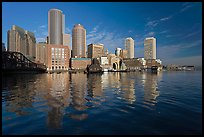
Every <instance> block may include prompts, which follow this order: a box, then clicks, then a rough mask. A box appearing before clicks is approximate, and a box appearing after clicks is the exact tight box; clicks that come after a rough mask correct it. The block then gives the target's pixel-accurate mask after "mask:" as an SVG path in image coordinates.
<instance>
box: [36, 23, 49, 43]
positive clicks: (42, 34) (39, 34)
mask: <svg viewBox="0 0 204 137" xmlns="http://www.w3.org/2000/svg"><path fill="white" fill-rule="evenodd" d="M33 32H34V33H35V37H36V42H37V43H38V42H45V40H46V37H47V36H48V31H47V25H40V26H38V28H37V29H36V30H34V31H33Z"/></svg>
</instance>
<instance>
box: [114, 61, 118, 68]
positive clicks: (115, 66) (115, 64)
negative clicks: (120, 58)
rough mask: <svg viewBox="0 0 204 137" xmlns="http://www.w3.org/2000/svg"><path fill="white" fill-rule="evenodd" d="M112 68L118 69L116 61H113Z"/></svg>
mask: <svg viewBox="0 0 204 137" xmlns="http://www.w3.org/2000/svg"><path fill="white" fill-rule="evenodd" d="M113 69H115V70H117V69H118V63H117V62H114V63H113Z"/></svg>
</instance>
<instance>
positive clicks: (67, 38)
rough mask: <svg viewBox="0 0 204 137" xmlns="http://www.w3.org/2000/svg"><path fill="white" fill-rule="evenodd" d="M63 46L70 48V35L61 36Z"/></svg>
mask: <svg viewBox="0 0 204 137" xmlns="http://www.w3.org/2000/svg"><path fill="white" fill-rule="evenodd" d="M63 45H65V46H70V34H63Z"/></svg>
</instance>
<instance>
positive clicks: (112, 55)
mask: <svg viewBox="0 0 204 137" xmlns="http://www.w3.org/2000/svg"><path fill="white" fill-rule="evenodd" d="M107 57H108V63H109V65H112V62H111V60H112V59H113V58H115V57H116V55H115V54H108V56H107Z"/></svg>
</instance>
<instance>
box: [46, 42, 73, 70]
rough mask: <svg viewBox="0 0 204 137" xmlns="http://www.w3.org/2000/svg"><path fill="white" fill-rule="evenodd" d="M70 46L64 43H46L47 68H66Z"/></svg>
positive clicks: (67, 67)
mask: <svg viewBox="0 0 204 137" xmlns="http://www.w3.org/2000/svg"><path fill="white" fill-rule="evenodd" d="M69 59H70V48H69V46H64V45H54V44H48V45H47V64H46V65H47V68H48V71H49V70H68V69H69Z"/></svg>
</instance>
